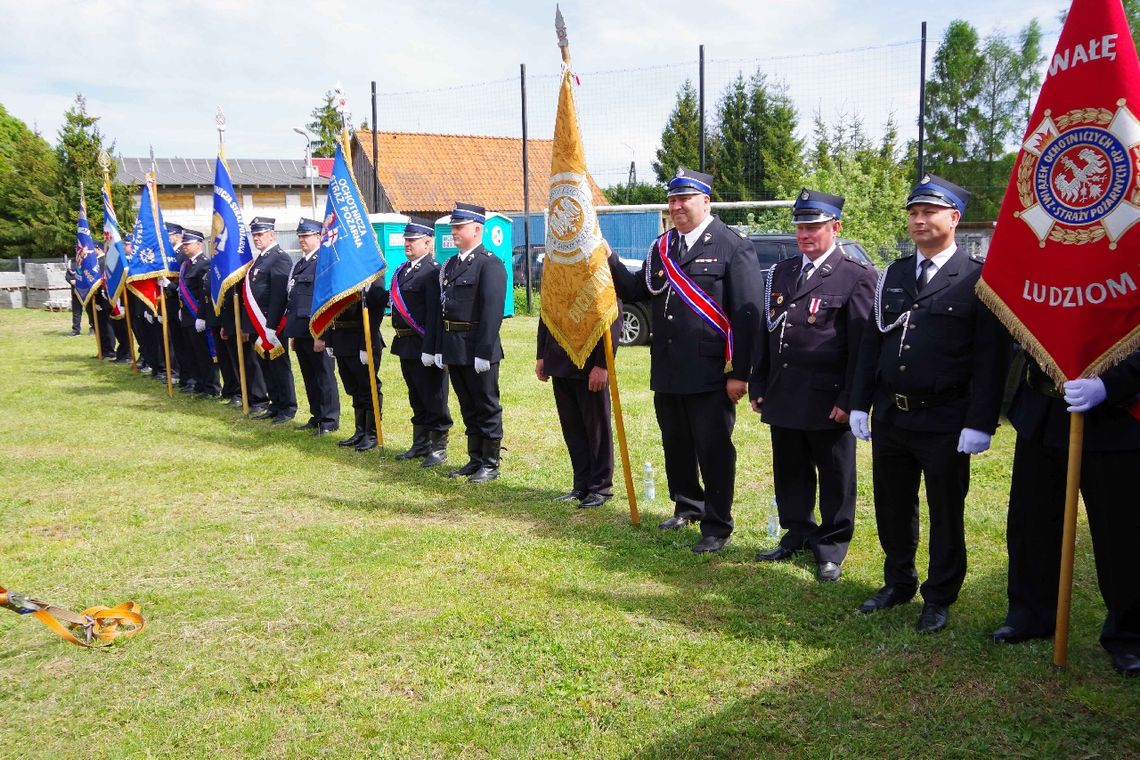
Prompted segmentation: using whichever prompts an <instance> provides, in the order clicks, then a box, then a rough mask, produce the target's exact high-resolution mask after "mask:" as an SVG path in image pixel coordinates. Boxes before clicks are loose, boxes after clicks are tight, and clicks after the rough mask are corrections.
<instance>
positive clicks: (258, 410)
mask: <svg viewBox="0 0 1140 760" xmlns="http://www.w3.org/2000/svg"><path fill="white" fill-rule="evenodd" d="M276 416H277V413H276V412H274V411H273V410H272V409H270V408H269V407H267V406H251V407H250V408H249V417H250V419H253V420H267V419H269V418H270V417H276Z"/></svg>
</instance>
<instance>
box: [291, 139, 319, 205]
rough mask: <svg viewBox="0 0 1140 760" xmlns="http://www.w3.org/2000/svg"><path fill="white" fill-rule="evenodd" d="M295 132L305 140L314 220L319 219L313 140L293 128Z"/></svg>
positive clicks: (310, 199) (306, 168) (306, 163)
mask: <svg viewBox="0 0 1140 760" xmlns="http://www.w3.org/2000/svg"><path fill="white" fill-rule="evenodd" d="M293 131H294V132H296V133H297V134H299V135H300V136H301V137H304V138H305V172H306V173H307V174H308V175H309V201H310V203H312V208H313V217H312V218H313V219H316V218H317V173H316V172H315V171H314V170H313V138H312V136H311V135H310V134H309V133H308V132H307V131H305V130H304V129H301V128H300V127H293Z"/></svg>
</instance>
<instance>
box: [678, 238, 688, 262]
mask: <svg viewBox="0 0 1140 760" xmlns="http://www.w3.org/2000/svg"><path fill="white" fill-rule="evenodd" d="M688 252H689V244H688V243H686V242H685V236H684V235H681V236H680V243H678V244H677V260H678V261H680V260H681V259H683V258H685V254H686V253H688Z"/></svg>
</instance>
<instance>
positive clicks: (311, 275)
mask: <svg viewBox="0 0 1140 760" xmlns="http://www.w3.org/2000/svg"><path fill="white" fill-rule="evenodd" d="M297 243H298V245H300V246H301V258H300V259H298V260H297V262H296V263H295V264H293V271H292V273H291V274H290V275H289V286H288V296H287V298H286V306H285V330H284V336H285V337H286V338H288V339H290V340H291V341H292V342H293V353H294V355H295V356H296V357H297V365H298V366H299V367H300V368H301V380H302V381H303V382H304V385H305V396H306V398H308V401H309V419H308V421H307V422H305V423H304V424H303V425H297V426H296V428H295V429H296V430H307V431H309V432H310V433H312V434H313V435H324V434H326V433H331V432H333V431H334V430H337V429H339V428H340V389H339V388H338V387H337V382H336V375H335V374H334V372H333V365H334V362H333V358H332V357H331V356H329V355H328V354H327V353H326V352H325V351H323V350H321V351H318V350H317V349H316V346H315V343H314V341H313V336H312V334H311V333H310V332H309V315H310V314H311V310H312V304H313V280H314V279H315V278H316V274H317V255H318V251H319V250H320V247H321V223H320V222H318V221H317V220H315V219H305V218H304V217H302V218H301V219H300V220H299V221H298V222H297Z"/></svg>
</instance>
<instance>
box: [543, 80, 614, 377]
mask: <svg viewBox="0 0 1140 760" xmlns="http://www.w3.org/2000/svg"><path fill="white" fill-rule="evenodd" d="M563 68H564V71H563V73H562V89H561V91H560V92H559V93H558V114H557V116H556V118H555V121H554V153H553V159H552V161H551V166H550V202H549V212H548V218H547V226H546V259H545V261H544V262H543V267H542V291H541V292H542V321H543V322H545V323H546V327H547V329H549V330H550V334H551V335H553V336H554V338H555V340H557V341H558V344H559V345H560V346H562V348H564V349H565V350H566V353H567V354H569V355H570V359H571V360H572V361H573V362H574V364H575V365H577V366H578V367H582V366H584V365H585V363H586V359H588V358H589V356H590V353H591V352H592V351H593V350H594V347H595V346H596V345H597V344H598V340H599V339H601V337H602V334H603V333H604V332H605V331H606V330H608V329H609V327H610V325H611V324H613V321H614V320H615V319H617V316H618V311H617V297H616V296H615V294H614V286H613V281H612V280H611V279H610V269H609V265H608V263H607V261H606V247H605V244H604V243H603V241H602V231H601V228H600V227H599V226H598V215H597V212H596V211H595V210H594V203H593V194H592V192H591V191H590V183H589V180H588V178H587V175H586V157H585V153H584V151H583V150H582V135H581V132H580V131H579V129H578V112H577V109H576V108H575V107H574V92H573V90H571V77H572V76H573V74H571V73H570V68H569V66H564V67H563Z"/></svg>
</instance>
